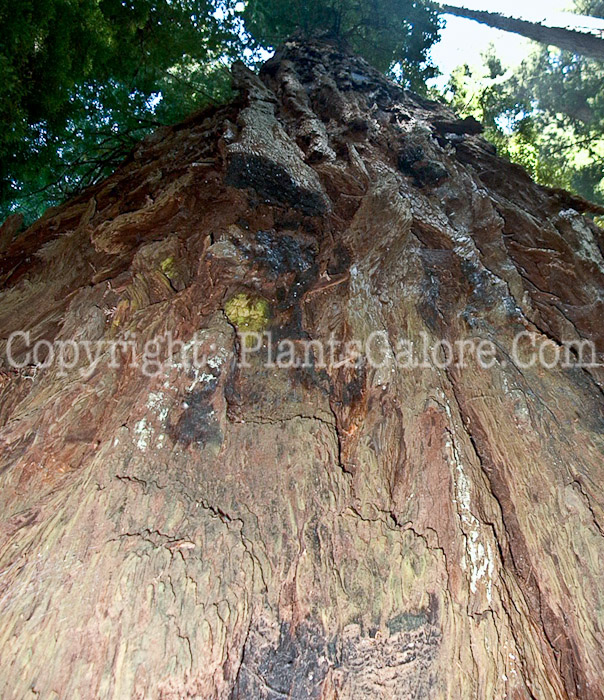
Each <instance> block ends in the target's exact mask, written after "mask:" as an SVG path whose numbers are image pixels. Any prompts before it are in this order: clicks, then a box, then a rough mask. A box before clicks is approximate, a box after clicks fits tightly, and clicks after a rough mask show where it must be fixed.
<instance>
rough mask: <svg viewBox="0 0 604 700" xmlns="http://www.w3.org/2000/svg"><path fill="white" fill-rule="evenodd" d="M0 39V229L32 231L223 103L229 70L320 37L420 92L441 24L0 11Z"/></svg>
mask: <svg viewBox="0 0 604 700" xmlns="http://www.w3.org/2000/svg"><path fill="white" fill-rule="evenodd" d="M0 27H1V30H2V31H1V34H0V36H1V37H2V38H1V39H0V78H1V79H0V181H1V183H2V184H1V185H0V218H1V217H4V216H6V215H7V214H8V213H10V212H11V211H12V210H14V209H19V210H20V211H24V212H25V213H26V218H28V219H30V220H31V219H32V218H35V217H36V216H38V215H39V214H40V213H41V212H42V211H43V209H44V208H46V207H47V206H48V205H49V204H55V203H58V202H60V201H61V200H63V199H64V198H65V197H66V196H68V195H69V194H70V193H71V192H72V191H74V190H77V189H79V188H81V187H82V186H85V185H86V184H89V183H90V182H93V181H94V180H95V179H98V178H100V177H102V176H103V175H105V174H107V173H108V172H110V171H111V170H112V169H113V168H114V167H115V165H116V164H117V162H119V160H120V159H122V158H123V156H124V154H125V153H126V152H127V151H128V150H129V149H130V148H131V147H132V146H133V145H134V143H136V142H137V141H138V140H139V139H140V138H141V137H142V136H143V135H145V134H146V133H148V132H149V131H150V130H152V129H154V128H156V127H157V126H159V125H160V124H164V123H170V122H174V121H176V120H178V119H181V118H183V117H184V116H185V115H186V114H188V113H189V112H191V111H192V110H194V109H195V108H197V109H199V108H201V107H203V106H204V105H205V104H207V103H208V102H212V101H220V100H222V99H224V97H225V95H226V94H228V92H229V78H228V72H227V71H226V70H225V65H228V64H229V63H230V62H232V60H233V59H234V58H244V59H245V60H247V61H248V62H249V61H253V59H254V57H255V56H257V55H258V52H259V50H262V49H264V50H268V49H270V48H271V47H273V46H275V45H276V44H278V43H280V42H281V41H282V40H283V39H284V38H286V37H287V36H288V35H290V34H291V33H292V32H294V31H295V30H302V31H306V32H308V33H312V32H314V31H317V30H323V31H327V32H329V33H331V34H332V35H333V36H337V37H340V38H341V39H342V40H346V41H348V42H349V43H350V45H351V47H352V48H353V49H354V50H356V51H357V52H359V53H361V54H362V55H364V56H365V57H366V58H368V59H369V60H370V61H371V62H373V63H374V64H375V65H376V66H377V67H378V68H380V69H381V70H385V71H386V70H389V69H390V68H392V67H394V66H395V65H396V66H397V67H398V69H399V70H398V72H397V74H398V75H399V76H402V80H403V81H404V82H406V84H408V85H410V86H414V87H418V86H420V85H421V84H422V81H423V79H424V78H426V77H428V76H430V75H431V74H432V73H433V69H431V68H430V66H429V61H428V51H429V48H430V46H431V45H432V43H433V42H434V41H436V39H437V37H438V27H439V18H438V15H437V13H436V11H435V10H434V9H433V7H432V6H431V5H429V4H428V3H426V2H415V1H411V0H370V1H369V2H360V1H358V0H344V1H342V0H338V1H337V2H336V1H335V0H333V1H332V2H329V1H322V0H294V2H291V3H283V2H282V1H281V0H250V1H249V2H247V3H244V2H236V1H235V0H23V2H19V3H15V2H14V0H0Z"/></svg>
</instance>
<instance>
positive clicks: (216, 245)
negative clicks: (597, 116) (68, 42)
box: [0, 42, 604, 700]
mask: <svg viewBox="0 0 604 700" xmlns="http://www.w3.org/2000/svg"><path fill="white" fill-rule="evenodd" d="M235 74H236V76H235V77H236V80H237V84H238V86H239V88H240V92H241V94H240V97H239V98H238V99H237V100H236V101H235V102H234V103H233V104H230V105H227V106H224V107H219V108H212V109H211V110H209V111H206V112H203V113H200V114H198V115H194V116H193V117H191V118H190V119H189V120H188V121H186V122H185V123H183V124H179V125H177V126H175V127H172V128H166V129H163V130H161V131H160V132H158V133H157V134H155V135H154V136H152V137H151V138H149V139H147V140H146V141H145V142H143V143H142V144H141V145H140V147H139V148H138V149H137V150H136V151H135V152H134V153H133V154H132V156H131V157H130V159H129V160H128V161H127V162H126V163H124V165H123V166H122V167H121V168H120V169H119V170H118V171H117V172H116V173H115V174H114V175H113V176H112V177H110V178H109V179H108V180H107V181H105V182H103V183H101V184H99V185H97V186H95V187H93V188H91V189H90V190H88V191H87V192H86V193H84V194H83V195H81V196H80V197H78V198H77V199H75V200H73V201H71V202H69V203H67V204H66V205H64V206H62V207H60V208H59V209H55V210H52V211H49V212H48V213H47V214H46V215H45V216H44V217H43V218H42V219H41V220H40V221H38V222H37V223H36V224H34V225H33V226H32V227H31V228H30V229H29V230H28V231H27V232H26V233H25V234H24V235H22V236H19V237H17V238H16V239H14V240H13V237H12V235H11V236H7V237H6V241H5V245H6V246H7V249H6V252H5V254H4V255H3V257H2V259H1V260H0V279H1V280H2V284H3V288H2V292H1V295H0V329H1V331H0V337H1V338H2V339H3V340H2V341H0V351H1V352H2V354H3V355H6V351H7V339H8V338H9V336H10V335H11V333H13V332H14V331H17V330H22V331H30V332H31V337H32V338H33V339H34V340H39V339H45V340H47V341H49V342H54V341H68V340H77V341H90V342H91V343H92V342H101V341H102V342H105V341H107V342H108V341H110V340H114V341H121V342H122V343H123V345H122V346H121V347H122V350H120V355H119V356H120V358H121V360H122V361H121V362H112V358H111V357H110V355H109V353H108V352H107V351H103V352H101V353H100V355H99V356H98V358H97V363H96V365H95V369H94V371H92V372H90V373H89V374H88V375H86V376H85V377H83V376H82V374H81V373H80V371H79V370H80V369H81V365H82V364H83V363H84V359H81V361H80V365H76V366H74V367H73V368H72V369H70V370H68V371H66V372H65V373H63V375H62V374H61V373H60V372H59V369H58V368H57V367H56V366H54V365H51V366H49V367H48V368H39V367H33V366H27V359H26V357H27V352H28V347H27V344H26V342H25V340H24V339H23V338H20V339H19V341H18V342H15V343H14V344H13V346H12V348H11V352H12V356H13V357H14V358H15V359H16V360H24V366H23V367H22V368H21V369H15V368H11V367H9V366H7V365H6V364H5V366H4V367H3V369H2V372H1V374H0V394H1V396H0V487H1V488H0V499H1V507H0V513H1V514H2V521H1V525H0V620H1V622H0V649H1V656H0V658H1V662H0V665H1V671H0V695H1V696H2V698H23V697H34V696H39V697H42V698H50V697H61V698H75V697H81V698H120V699H121V698H131V697H132V698H166V699H167V698H174V699H176V698H186V697H191V698H194V697H195V698H204V699H205V698H225V699H226V698H242V699H243V698H246V700H247V699H248V698H267V699H270V700H274V699H276V698H288V697H290V698H296V699H300V698H321V699H323V700H327V699H332V698H354V699H355V700H356V699H358V698H367V699H371V700H374V699H375V698H383V699H384V700H392V699H396V698H401V699H407V698H414V697H415V698H477V699H481V700H482V699H483V698H504V697H508V698H581V700H585V699H588V700H589V699H592V698H601V697H603V695H602V678H604V652H603V645H602V639H603V625H604V612H603V611H604V538H603V537H602V533H603V532H604V515H603V496H602V488H601V485H602V483H603V481H604V473H603V472H604V460H603V459H602V456H603V446H604V413H603V396H604V376H603V374H602V371H601V369H600V368H597V367H595V368H587V369H578V368H577V369H572V368H571V369H564V368H559V367H555V368H553V369H550V370H547V369H543V368H541V367H539V366H537V365H534V366H530V365H526V364H524V363H523V364H522V365H520V364H519V363H518V362H516V364H515V363H514V361H513V359H514V357H515V355H514V352H513V342H514V338H515V337H516V336H517V334H518V333H519V332H521V331H531V332H534V333H536V334H537V335H536V337H537V338H538V339H541V340H543V341H548V342H549V343H550V344H553V345H555V346H557V345H559V344H561V343H563V342H565V341H569V340H581V339H588V340H591V341H593V342H595V343H596V345H597V348H598V351H599V353H600V357H599V361H600V362H601V361H602V353H603V352H604V331H603V329H602V324H601V319H602V318H603V316H604V309H603V289H604V260H603V258H602V251H603V250H604V236H603V234H602V230H601V229H599V228H597V227H596V226H594V225H593V223H591V222H590V221H589V220H588V219H586V218H584V217H582V216H581V215H580V214H579V213H578V211H577V209H575V208H573V206H572V204H569V202H570V201H571V200H569V198H568V196H567V195H565V193H562V192H556V191H548V190H546V189H544V188H541V187H539V186H537V185H536V184H534V183H533V182H532V181H531V180H530V179H529V177H528V176H527V175H526V173H525V172H524V171H523V170H522V169H521V168H519V167H517V166H513V165H510V164H509V163H507V162H505V161H503V160H501V159H499V158H498V157H497V156H496V155H495V154H494V153H493V149H492V147H491V146H490V145H489V144H488V143H487V142H486V141H484V140H483V139H482V138H481V137H480V136H479V133H478V132H479V128H478V127H477V126H476V125H475V124H469V123H467V122H462V121H460V120H458V119H457V118H456V116H455V115H454V114H453V113H451V112H450V111H449V110H447V109H445V108H444V107H442V106H440V105H437V104H435V103H429V102H426V101H425V100H423V99H420V98H419V97H416V96H414V95H412V94H409V93H406V92H403V91H402V90H400V89H399V88H398V87H396V86H395V85H393V84H391V83H389V82H388V81H386V80H385V79H384V78H383V77H382V76H381V75H379V74H378V73H376V72H375V71H373V70H372V69H371V68H369V66H368V65H367V64H366V63H365V62H364V61H362V60H360V59H357V58H354V57H350V56H346V55H343V54H341V53H339V52H338V51H337V50H336V49H334V48H332V47H330V46H328V45H323V44H319V43H317V44H312V45H300V44H297V43H293V42H290V43H288V44H286V45H285V47H284V48H283V49H281V50H280V51H279V52H278V53H277V55H276V56H275V58H273V59H271V60H270V61H269V62H268V63H267V64H266V65H265V67H264V68H263V69H262V71H261V74H260V77H259V78H258V77H256V76H253V75H252V74H251V73H249V72H247V71H246V70H245V69H244V68H242V67H236V69H235ZM250 328H251V329H255V330H260V331H263V332H264V331H267V332H268V331H270V332H271V334H272V335H271V336H270V337H272V338H273V342H275V343H277V342H278V341H281V340H289V341H291V342H292V343H293V344H294V345H295V344H296V343H298V344H299V343H301V342H303V341H317V342H320V343H324V344H327V343H328V341H329V339H330V338H331V337H332V336H333V337H335V338H337V339H338V340H340V341H343V342H344V341H349V340H353V339H354V340H358V341H361V342H364V341H366V340H367V339H368V338H369V337H370V336H371V334H372V333H374V332H376V331H380V332H381V333H382V334H383V335H382V337H383V338H384V344H383V354H384V362H383V363H381V366H380V367H379V368H378V367H371V366H370V364H368V363H359V364H357V365H351V364H350V363H343V364H340V365H339V366H335V365H333V366H328V367H327V368H326V367H325V366H321V364H320V363H319V362H318V361H316V362H315V364H313V363H310V364H309V365H307V366H304V367H294V368H291V369H287V370H285V369H275V368H274V367H268V366H267V364H266V363H265V362H264V361H263V358H264V357H268V356H269V354H270V353H271V352H272V351H273V350H274V348H272V347H271V348H269V347H267V346H266V345H265V347H263V348H262V349H261V350H259V351H258V352H255V353H253V354H250V361H249V363H247V365H245V366H244V365H243V364H242V363H240V362H239V361H238V358H239V357H240V355H241V353H242V352H243V350H244V349H245V348H243V347H242V346H241V344H240V343H239V341H238V339H237V336H236V333H235V331H236V330H245V329H250ZM166 333H170V334H171V338H172V340H173V341H174V342H173V344H172V345H171V346H170V347H167V346H165V345H163V346H162V347H161V349H160V350H158V352H157V354H156V363H159V362H160V361H161V362H163V363H164V364H163V369H161V371H158V372H157V373H152V374H153V376H151V377H149V376H145V374H144V373H143V371H142V369H143V368H142V367H141V366H140V361H141V356H140V350H139V354H136V352H134V351H133V349H132V348H133V346H132V344H129V342H130V340H129V339H131V338H132V337H134V336H135V337H136V339H137V341H138V346H137V347H139V348H140V347H141V343H145V342H147V341H153V340H157V338H159V337H161V336H162V335H163V334H166ZM267 337H268V336H267ZM425 337H427V338H428V339H430V340H433V341H434V342H436V341H437V340H439V339H446V340H448V341H450V342H452V343H454V342H456V341H463V340H467V339H471V338H479V339H484V340H489V341H492V342H494V343H495V344H496V346H497V357H496V362H495V365H494V367H493V368H492V369H490V370H484V369H481V368H480V367H479V366H478V365H476V364H475V363H474V362H471V363H470V366H469V367H467V368H466V369H465V370H463V371H461V370H459V369H457V368H455V367H453V368H446V369H438V368H436V367H428V368H422V367H417V368H415V369H401V368H400V367H398V366H397V364H396V362H395V350H396V347H397V343H398V342H399V341H401V340H410V341H413V342H415V343H418V344H421V342H422V339H423V338H425ZM193 345H195V346H196V347H197V348H198V349H199V351H200V352H201V353H203V354H204V355H205V356H206V357H207V358H208V359H207V364H206V366H204V367H203V369H200V368H199V367H197V366H194V367H191V366H190V365H187V364H186V363H185V362H184V361H183V360H182V359H181V358H182V356H183V353H185V354H186V351H187V350H191V348H192V347H193ZM181 351H182V352H181ZM522 352H526V353H529V352H530V347H529V346H523V349H522ZM133 356H134V359H135V360H137V361H138V362H139V366H138V367H136V366H132V364H133V363H132V359H133ZM24 358H25V359H24ZM168 359H171V362H168V361H167V360H168ZM30 364H31V361H30ZM84 364H85V363H84Z"/></svg>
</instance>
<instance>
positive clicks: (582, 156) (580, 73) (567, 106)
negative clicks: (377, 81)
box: [448, 3, 604, 203]
mask: <svg viewBox="0 0 604 700" xmlns="http://www.w3.org/2000/svg"><path fill="white" fill-rule="evenodd" d="M592 4H593V3H592ZM603 86H604V66H603V65H602V64H601V63H599V62H598V61H594V60H591V59H587V58H584V57H583V56H579V55H576V54H571V53H568V52H560V51H557V50H556V51H554V50H552V51H550V50H549V49H547V48H543V47H539V48H537V49H535V51H534V52H533V53H532V54H531V55H530V56H529V58H528V59H526V60H525V61H524V62H523V63H522V65H521V66H520V67H519V68H518V69H516V70H515V71H513V72H511V71H510V72H507V73H504V71H503V68H502V66H501V64H500V62H499V61H498V59H497V58H496V56H495V55H494V53H493V51H492V50H491V51H490V52H489V53H488V54H487V55H486V56H485V65H484V66H483V68H482V70H480V71H478V72H476V71H474V72H473V71H472V70H470V68H469V67H468V66H464V67H462V68H459V69H458V70H457V71H455V72H454V74H453V75H452V77H451V81H450V84H449V94H448V97H449V99H450V100H451V102H452V103H453V106H454V107H455V108H456V109H458V110H459V111H461V112H462V113H463V114H466V115H467V114H472V115H473V116H475V117H476V118H477V119H479V120H481V121H483V122H484V123H485V125H486V127H487V131H486V135H487V137H488V138H489V139H490V140H492V141H493V142H494V143H495V144H496V145H497V147H498V149H499V151H500V153H502V154H503V155H506V156H507V157H509V158H510V159H511V160H513V161H515V162H518V163H520V164H521V165H523V166H524V167H525V168H526V169H527V170H528V171H529V172H530V173H531V175H532V176H533V177H534V178H535V179H536V180H537V181H538V182H540V183H542V184H545V185H550V186H555V187H563V188H565V189H569V190H573V191H575V192H577V193H578V194H580V195H582V196H583V197H585V198H587V199H590V200H593V201H595V202H598V203H604V177H603V176H604V89H603Z"/></svg>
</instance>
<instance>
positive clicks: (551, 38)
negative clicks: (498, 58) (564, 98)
mask: <svg viewBox="0 0 604 700" xmlns="http://www.w3.org/2000/svg"><path fill="white" fill-rule="evenodd" d="M439 8H440V9H441V10H442V11H443V12H444V13H445V14H448V15H455V16H456V17H464V18H465V19H473V20H475V21H476V22H480V23H481V24H487V25H488V26H489V27H493V28H494V29H501V30H502V31H504V32H512V33H513V34H520V36H524V37H526V38H527V39H532V40H533V41H538V42H539V43H540V44H545V45H546V46H557V47H558V48H559V49H563V50H564V51H571V52H572V53H578V54H580V55H581V56H588V57H589V58H595V59H596V60H597V61H604V39H600V38H599V37H597V36H595V34H588V33H586V32H578V31H576V30H574V29H564V28H563V27H548V26H546V25H544V24H539V23H538V22H527V21H526V20H523V19H516V18H515V17H507V16H506V15H502V14H500V13H499V12H485V11H484V10H469V9H468V8H466V7H455V6H453V5H439Z"/></svg>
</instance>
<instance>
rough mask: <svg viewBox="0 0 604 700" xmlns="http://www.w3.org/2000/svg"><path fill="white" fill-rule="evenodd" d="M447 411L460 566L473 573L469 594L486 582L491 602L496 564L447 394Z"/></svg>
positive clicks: (447, 442) (485, 586) (445, 402)
mask: <svg viewBox="0 0 604 700" xmlns="http://www.w3.org/2000/svg"><path fill="white" fill-rule="evenodd" d="M442 397H443V399H444V408H445V411H446V413H447V417H448V419H449V425H450V426H451V438H450V439H449V440H447V441H446V443H445V447H446V449H447V452H448V455H449V462H450V464H451V465H452V466H453V468H454V471H453V475H454V479H453V481H454V485H455V495H454V500H455V503H456V506H457V512H458V514H459V519H460V524H461V529H462V532H463V535H464V538H465V543H466V547H465V555H464V558H463V559H462V560H461V567H462V569H463V570H464V571H467V570H468V569H469V572H470V591H471V592H472V593H477V591H478V584H479V582H481V581H482V582H483V585H484V589H485V593H486V597H487V600H488V602H489V603H490V602H491V600H492V593H493V571H494V568H495V565H494V561H493V548H492V546H491V544H490V542H489V541H488V537H485V533H484V526H483V524H482V523H481V522H480V520H479V519H478V518H477V517H476V516H475V515H474V513H473V512H472V488H471V483H470V479H469V478H468V476H467V474H466V472H465V470H464V466H463V461H462V459H461V454H460V451H459V448H458V446H457V443H456V439H455V434H454V428H453V420H452V415H451V407H450V406H449V402H448V401H447V399H446V397H445V395H444V392H443V393H442Z"/></svg>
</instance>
